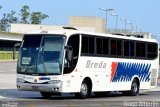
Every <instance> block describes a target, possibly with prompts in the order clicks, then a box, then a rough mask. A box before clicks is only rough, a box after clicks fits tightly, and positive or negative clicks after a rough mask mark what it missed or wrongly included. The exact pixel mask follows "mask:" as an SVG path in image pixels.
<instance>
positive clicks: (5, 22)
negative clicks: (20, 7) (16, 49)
mask: <svg viewBox="0 0 160 107" xmlns="http://www.w3.org/2000/svg"><path fill="white" fill-rule="evenodd" d="M7 27H8V20H7V15H6V14H5V13H4V14H3V17H2V19H1V22H0V30H2V31H6V29H7Z"/></svg>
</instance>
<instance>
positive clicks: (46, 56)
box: [17, 35, 65, 75]
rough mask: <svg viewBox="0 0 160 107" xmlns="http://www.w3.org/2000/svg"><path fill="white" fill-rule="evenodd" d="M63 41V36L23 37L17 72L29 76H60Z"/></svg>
mask: <svg viewBox="0 0 160 107" xmlns="http://www.w3.org/2000/svg"><path fill="white" fill-rule="evenodd" d="M64 41H65V36H63V35H25V36H24V38H23V41H22V47H21V49H20V55H19V62H18V67H17V68H18V69H17V72H18V73H22V74H23V73H25V74H31V75H60V74H61V72H62V59H63V50H64V49H63V48H64Z"/></svg>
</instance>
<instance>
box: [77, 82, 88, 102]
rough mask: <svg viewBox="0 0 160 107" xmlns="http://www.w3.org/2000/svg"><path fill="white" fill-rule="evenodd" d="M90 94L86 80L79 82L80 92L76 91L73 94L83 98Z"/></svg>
mask: <svg viewBox="0 0 160 107" xmlns="http://www.w3.org/2000/svg"><path fill="white" fill-rule="evenodd" d="M90 94H91V91H90V87H89V84H88V83H87V82H86V81H84V82H83V83H82V84H81V88H80V92H79V93H76V94H75V96H76V97H78V98H82V99H84V98H87V97H89V96H90Z"/></svg>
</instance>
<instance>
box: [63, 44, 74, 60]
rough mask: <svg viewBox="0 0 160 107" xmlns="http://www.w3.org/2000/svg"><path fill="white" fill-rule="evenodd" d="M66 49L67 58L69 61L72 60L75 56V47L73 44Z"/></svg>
mask: <svg viewBox="0 0 160 107" xmlns="http://www.w3.org/2000/svg"><path fill="white" fill-rule="evenodd" d="M64 49H65V50H66V59H67V61H68V62H71V61H72V58H73V49H72V47H71V46H65V47H64Z"/></svg>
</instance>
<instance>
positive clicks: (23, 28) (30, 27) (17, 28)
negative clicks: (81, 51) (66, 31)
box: [11, 24, 95, 33]
mask: <svg viewBox="0 0 160 107" xmlns="http://www.w3.org/2000/svg"><path fill="white" fill-rule="evenodd" d="M65 26H67V25H65ZM63 27H64V26H55V25H34V24H11V32H18V33H27V32H32V31H40V30H52V31H53V30H62V29H63ZM71 27H75V28H77V29H78V30H82V31H88V32H95V27H88V26H71Z"/></svg>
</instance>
